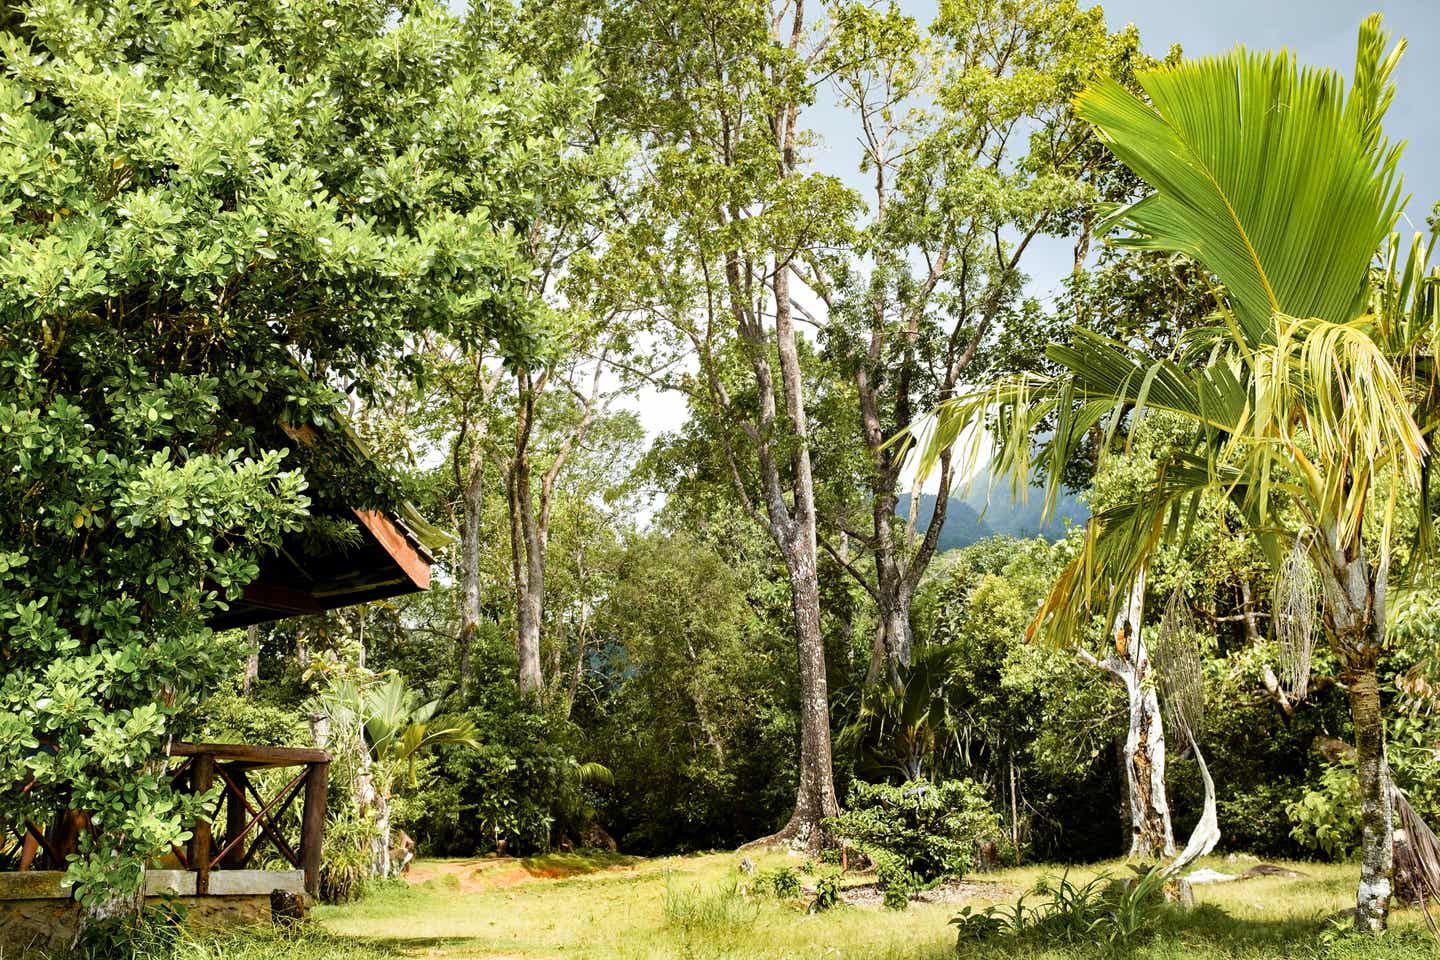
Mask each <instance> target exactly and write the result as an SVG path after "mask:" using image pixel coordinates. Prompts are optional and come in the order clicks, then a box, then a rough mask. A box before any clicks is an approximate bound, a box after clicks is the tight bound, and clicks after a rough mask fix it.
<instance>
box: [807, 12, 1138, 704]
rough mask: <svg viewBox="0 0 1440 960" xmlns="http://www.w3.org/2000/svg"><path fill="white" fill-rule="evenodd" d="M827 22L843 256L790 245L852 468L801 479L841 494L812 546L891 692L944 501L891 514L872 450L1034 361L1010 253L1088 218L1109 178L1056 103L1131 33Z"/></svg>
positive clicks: (1018, 20) (995, 20) (1133, 46)
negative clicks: (853, 585) (834, 381)
mask: <svg viewBox="0 0 1440 960" xmlns="http://www.w3.org/2000/svg"><path fill="white" fill-rule="evenodd" d="M833 17H834V21H835V27H834V34H833V37H832V41H831V44H830V46H829V47H828V49H827V50H826V51H825V54H824V57H823V58H822V63H823V67H824V69H825V70H826V71H827V72H829V73H832V74H833V78H832V83H833V85H834V87H835V90H836V94H837V96H838V98H839V100H840V102H841V104H842V105H843V106H844V107H845V108H846V112H847V115H848V116H849V117H850V118H851V119H852V122H853V124H854V126H855V136H856V137H857V138H858V140H859V143H860V146H861V148H862V155H861V164H860V171H859V172H860V173H861V175H862V176H863V177H864V179H865V181H866V182H867V183H866V186H867V191H866V194H867V195H866V200H867V208H866V209H864V210H863V211H857V213H856V217H855V219H856V229H855V235H854V240H853V242H852V244H851V245H850V247H849V248H848V249H847V250H844V251H837V252H832V251H825V250H822V251H816V252H813V253H810V254H807V255H806V256H805V258H804V269H803V271H802V273H803V276H804V279H805V281H806V284H807V286H808V287H810V288H811V289H813V290H814V291H815V292H816V294H817V296H818V297H819V298H820V300H821V303H822V304H823V306H824V308H825V309H824V311H823V323H824V326H823V327H822V331H823V332H822V334H821V342H822V343H823V344H824V346H825V348H826V354H827V356H828V357H829V358H830V359H831V360H832V361H833V362H834V363H835V365H836V366H837V368H838V374H839V375H840V376H841V377H843V378H844V379H846V380H848V381H850V382H851V390H850V395H849V401H850V403H851V404H852V405H854V407H855V408H856V409H855V410H854V412H853V413H852V414H851V419H853V421H854V424H855V426H854V430H855V432H856V433H857V434H858V435H859V440H860V451H859V452H860V454H861V455H862V456H861V458H862V459H863V467H862V469H861V471H860V476H859V477H858V478H855V479H852V478H851V477H850V476H848V475H843V474H842V475H837V472H827V473H823V474H820V476H821V477H822V479H823V480H824V481H825V486H827V487H838V488H840V489H839V491H838V492H831V493H830V496H828V497H826V498H824V499H823V500H822V505H821V506H822V509H821V513H822V520H823V523H822V527H821V530H820V534H821V545H822V546H823V547H824V548H825V549H826V550H827V551H828V552H830V553H832V554H833V555H835V556H836V557H837V559H838V560H839V561H840V562H841V565H842V569H844V570H846V571H847V572H849V573H850V574H851V575H852V576H854V577H855V578H856V581H857V582H858V583H859V584H860V585H861V586H862V587H863V588H864V589H865V590H866V592H867V593H869V594H870V596H871V598H872V600H873V601H874V603H875V606H876V608H877V610H878V614H879V627H878V631H879V632H878V636H877V638H876V644H875V653H874V662H873V664H872V669H871V675H872V678H878V677H879V676H880V675H882V674H884V675H885V676H886V677H887V679H888V681H889V682H890V683H891V684H892V685H893V686H896V687H897V689H898V687H899V685H900V683H901V680H900V674H901V672H902V671H903V668H904V667H906V666H908V665H909V664H910V661H911V654H912V648H913V626H912V623H911V606H912V604H913V601H914V597H915V594H916V591H917V589H918V588H919V584H920V581H921V579H922V578H923V576H924V575H925V572H926V570H927V569H928V568H929V566H930V563H931V561H932V560H933V558H934V556H935V554H936V551H937V549H938V546H939V542H940V533H941V530H942V529H943V528H944V526H945V521H946V516H947V511H948V507H949V501H948V499H947V498H944V497H941V498H939V499H937V500H936V502H935V508H934V510H933V511H931V514H930V516H929V518H928V519H926V520H924V521H923V522H921V523H919V524H907V523H905V522H903V521H902V520H899V519H898V518H897V506H899V505H900V503H901V496H902V494H903V492H904V488H903V481H902V473H903V467H904V463H903V456H902V455H901V452H900V451H899V450H897V449H896V448H895V447H894V446H892V445H890V444H888V443H887V440H888V439H889V438H890V437H891V436H892V435H894V433H895V432H896V431H897V430H899V429H900V428H902V427H903V426H904V425H905V424H906V423H908V422H909V421H910V420H911V419H912V417H913V416H914V415H915V413H916V411H919V410H923V409H926V408H928V407H931V406H933V405H934V404H935V403H937V402H939V401H941V400H944V399H947V398H949V397H952V396H954V395H955V392H956V390H957V388H958V387H959V385H960V384H962V383H964V382H966V381H970V382H974V381H975V380H977V379H980V378H981V377H983V376H985V375H986V373H985V372H986V371H993V370H996V369H1008V370H1014V369H1019V368H1021V367H1022V366H1024V365H1026V364H1028V363H1030V362H1032V361H1034V360H1040V359H1043V357H1041V356H1040V355H1039V352H1038V351H1036V350H1035V349H1034V347H1035V338H1034V325H1035V323H1036V322H1037V320H1038V319H1039V318H1038V317H1037V316H1036V315H1035V312H1034V311H1028V310H1025V309H1023V308H1022V290H1023V282H1022V281H1023V274H1022V270H1023V269H1024V266H1025V262H1026V255H1027V251H1030V252H1031V255H1032V256H1033V251H1034V250H1035V249H1036V246H1037V245H1036V244H1035V240H1036V239H1037V238H1039V237H1043V236H1044V235H1046V234H1056V233H1061V232H1064V231H1068V229H1069V228H1070V225H1071V221H1072V220H1074V219H1075V218H1076V217H1078V216H1080V215H1081V214H1080V213H1078V212H1077V211H1083V210H1085V209H1088V208H1090V207H1093V203H1092V202H1091V200H1092V199H1093V195H1094V194H1095V192H1096V189H1095V186H1094V184H1093V183H1092V182H1091V181H1093V180H1095V179H1097V174H1099V173H1103V172H1106V171H1109V170H1113V169H1115V168H1117V167H1119V164H1118V163H1117V162H1116V161H1115V160H1114V159H1113V157H1111V156H1110V155H1109V154H1108V153H1106V152H1105V151H1104V150H1102V149H1099V147H1098V145H1097V144H1096V142H1095V139H1094V137H1093V135H1092V134H1091V132H1090V129H1089V126H1088V125H1087V124H1085V123H1083V122H1081V121H1080V120H1079V119H1077V118H1076V116H1075V114H1074V112H1073V111H1072V110H1070V109H1069V102H1070V99H1071V97H1073V96H1074V95H1075V93H1076V92H1078V91H1079V89H1080V88H1081V87H1082V86H1083V85H1084V83H1085V81H1086V79H1087V78H1088V77H1089V76H1090V75H1091V74H1092V73H1093V72H1094V70H1096V69H1101V70H1105V71H1107V72H1117V73H1119V74H1120V75H1124V76H1126V77H1127V78H1128V75H1129V74H1130V73H1132V72H1133V69H1134V66H1135V64H1136V63H1137V62H1142V63H1143V62H1145V58H1143V56H1142V55H1140V54H1139V52H1138V47H1139V37H1138V34H1137V33H1136V32H1135V31H1134V30H1133V28H1132V29H1130V30H1128V31H1126V32H1125V33H1122V34H1118V35H1111V34H1110V33H1109V32H1108V31H1107V29H1106V27H1105V21H1104V17H1103V15H1102V12H1101V11H1100V9H1099V8H1098V7H1093V8H1091V9H1088V10H1085V9H1081V5H1080V4H1078V3H1075V2H1074V0H1063V2H1053V0H1023V2H1018V3H1009V4H944V5H942V6H941V9H940V12H939V15H938V16H937V17H936V19H935V20H934V22H933V23H932V24H931V25H930V27H929V29H928V31H925V32H922V31H921V29H920V27H919V25H918V24H917V22H916V21H915V20H914V19H913V18H911V17H908V16H905V15H903V14H902V13H901V12H900V9H899V7H898V6H896V5H895V4H890V5H889V6H885V5H876V4H872V3H865V2H856V3H847V4H843V5H841V6H839V7H838V8H837V9H836V10H835V11H834V13H833ZM1003 38H1009V39H1008V40H1007V39H1003ZM932 99H933V104H931V103H926V102H925V101H927V100H932ZM1127 179H1129V180H1132V181H1133V177H1127ZM1065 319H1066V318H1062V322H1064V320H1065ZM1019 331H1024V332H1023V333H1020V332H1019ZM1042 342H1043V341H1042ZM844 439H845V440H846V441H848V442H847V443H846V444H845V446H846V447H850V448H853V447H854V440H853V439H852V438H850V437H846V438H844ZM832 456H833V454H832ZM950 479H951V464H950V462H949V458H948V457H945V456H942V457H941V458H940V483H941V485H942V486H947V485H948V482H949V480H950ZM827 528H828V529H827ZM842 545H848V547H849V548H850V549H849V551H847V550H843V549H842ZM852 551H853V555H850V556H847V555H846V554H847V553H850V552H852ZM865 561H869V562H865Z"/></svg>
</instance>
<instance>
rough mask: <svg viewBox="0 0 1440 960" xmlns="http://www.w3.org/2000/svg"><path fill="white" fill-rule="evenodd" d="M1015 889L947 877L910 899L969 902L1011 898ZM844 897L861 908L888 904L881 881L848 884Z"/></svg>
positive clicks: (923, 901)
mask: <svg viewBox="0 0 1440 960" xmlns="http://www.w3.org/2000/svg"><path fill="white" fill-rule="evenodd" d="M1014 896H1015V891H1014V890H1013V889H1012V888H1010V887H1007V886H1005V885H1004V884H1000V883H990V882H986V881H980V880H946V881H945V882H944V883H942V884H940V885H939V886H935V887H931V888H930V889H929V890H922V891H921V892H919V893H917V894H915V895H914V896H913V897H911V898H910V901H911V902H912V903H968V902H969V901H971V900H976V899H981V900H989V901H996V900H1007V899H1010V898H1012V897H1014ZM840 899H841V900H843V901H845V902H846V903H848V904H851V905H853V906H857V907H879V906H882V905H884V902H885V895H884V893H883V892H881V890H880V885H879V884H878V883H865V884H860V885H858V886H854V887H845V888H844V889H842V890H841V891H840Z"/></svg>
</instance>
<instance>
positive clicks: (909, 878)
mask: <svg viewBox="0 0 1440 960" xmlns="http://www.w3.org/2000/svg"><path fill="white" fill-rule="evenodd" d="M875 880H876V882H877V883H879V884H880V892H881V894H882V895H883V897H884V903H885V909H887V910H904V909H906V908H908V907H909V906H910V895H911V894H913V893H915V892H916V891H917V890H919V889H921V888H922V887H923V886H924V883H923V882H922V881H921V880H920V878H919V877H918V876H916V875H915V874H914V873H912V872H911V871H909V870H907V869H905V865H904V864H902V863H901V862H900V861H899V860H897V859H895V858H894V857H891V856H886V857H884V858H883V859H882V860H881V861H880V864H879V866H877V867H876V868H875Z"/></svg>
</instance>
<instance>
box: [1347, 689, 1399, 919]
mask: <svg viewBox="0 0 1440 960" xmlns="http://www.w3.org/2000/svg"><path fill="white" fill-rule="evenodd" d="M1346 681H1347V686H1348V687H1349V691H1350V715H1351V719H1352V720H1353V721H1354V724H1355V771H1356V775H1357V777H1358V779H1359V783H1360V888H1359V890H1358V891H1357V893H1356V900H1355V926H1356V927H1357V928H1358V929H1360V930H1363V931H1366V932H1369V933H1379V932H1381V931H1383V930H1384V929H1385V923H1386V918H1387V917H1388V916H1389V913H1390V892H1391V879H1390V877H1391V872H1392V870H1393V868H1394V849H1395V848H1394V843H1393V841H1392V834H1393V831H1392V823H1391V820H1392V811H1391V808H1390V773H1389V768H1388V765H1387V764H1386V761H1385V726H1384V722H1383V720H1382V718H1381V715H1380V683H1379V680H1378V679H1377V677H1376V675H1375V666H1374V664H1373V663H1371V664H1368V665H1365V666H1361V667H1358V668H1351V669H1349V670H1347V671H1346Z"/></svg>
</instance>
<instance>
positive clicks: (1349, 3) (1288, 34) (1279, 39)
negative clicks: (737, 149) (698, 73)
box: [626, 0, 1440, 436]
mask: <svg viewBox="0 0 1440 960" xmlns="http://www.w3.org/2000/svg"><path fill="white" fill-rule="evenodd" d="M936 5H937V4H936V2H935V0H902V7H903V8H904V10H905V11H906V12H907V13H908V14H910V15H911V16H914V17H915V18H916V19H918V20H919V21H920V23H921V24H922V25H923V24H926V23H929V21H930V20H931V19H933V17H934V15H935V9H936ZM1100 6H1102V7H1103V8H1104V10H1105V17H1106V20H1107V22H1108V23H1109V25H1110V27H1111V28H1112V29H1116V30H1118V29H1120V28H1121V27H1124V26H1125V25H1126V24H1127V23H1134V24H1135V25H1136V26H1137V27H1138V28H1139V29H1140V37H1141V44H1142V46H1143V47H1144V49H1145V50H1146V51H1147V52H1148V53H1150V54H1152V55H1154V56H1157V57H1158V56H1164V55H1165V53H1166V52H1167V51H1168V50H1169V48H1170V45H1171V44H1174V43H1179V44H1180V45H1181V47H1182V48H1183V50H1184V52H1185V54H1186V55H1187V56H1204V55H1207V54H1212V53H1223V52H1225V51H1227V50H1230V49H1232V48H1233V47H1235V46H1236V45H1237V44H1244V45H1246V46H1248V47H1251V48H1255V49H1279V48H1282V47H1288V48H1290V49H1291V50H1293V51H1294V52H1295V54H1296V55H1297V57H1298V59H1299V61H1300V62H1301V63H1302V64H1314V65H1318V66H1328V67H1334V68H1336V69H1339V70H1340V71H1341V72H1342V73H1344V74H1345V75H1346V76H1347V77H1348V76H1349V74H1350V73H1351V72H1352V69H1353V67H1354V62H1355V35H1356V31H1357V30H1358V28H1359V26H1360V22H1361V20H1363V19H1364V18H1365V17H1366V16H1368V15H1369V14H1370V13H1372V12H1375V11H1377V10H1378V11H1379V12H1381V13H1383V14H1384V15H1385V22H1386V27H1387V28H1388V29H1389V30H1390V31H1391V34H1392V37H1395V38H1398V37H1402V36H1403V37H1405V38H1406V39H1407V40H1408V42H1409V48H1408V52H1407V53H1406V55H1405V57H1404V59H1403V60H1402V61H1401V63H1400V67H1399V68H1398V70H1397V71H1396V88H1397V89H1396V95H1395V101H1394V104H1393V105H1392V106H1391V108H1390V112H1389V114H1388V115H1387V118H1386V125H1385V130H1386V134H1387V136H1389V137H1390V139H1391V140H1405V141H1407V143H1408V145H1407V146H1406V148H1405V152H1404V154H1403V155H1402V158H1401V163H1400V170H1401V173H1402V174H1403V175H1404V178H1405V188H1406V190H1407V191H1408V192H1410V193H1411V194H1413V197H1412V199H1411V201H1410V204H1409V206H1408V207H1407V213H1408V215H1409V218H1410V221H1411V223H1410V224H1409V225H1407V224H1406V223H1405V221H1403V220H1402V222H1401V230H1402V231H1408V230H1409V229H1411V228H1417V229H1423V228H1424V225H1425V217H1426V215H1427V214H1428V212H1429V210H1430V207H1431V205H1432V204H1433V203H1434V202H1435V201H1436V200H1440V162H1437V161H1440V122H1437V120H1436V117H1437V116H1440V111H1437V109H1436V104H1435V103H1434V99H1435V96H1436V94H1435V90H1436V89H1437V87H1440V82H1437V81H1440V0H1109V2H1106V3H1103V4H1100ZM804 119H805V121H806V122H807V124H808V125H809V126H810V127H811V129H812V130H813V131H814V132H815V133H816V134H818V135H819V137H820V140H821V142H820V144H819V145H818V147H817V149H816V150H815V153H814V156H813V160H814V163H815V165H816V167H818V168H819V169H820V170H822V171H823V172H826V173H831V174H834V175H837V176H840V177H842V178H843V179H845V180H846V181H847V182H849V183H851V184H852V185H853V186H856V187H863V186H864V184H863V183H862V182H861V181H860V177H859V174H858V171H857V166H858V162H859V148H858V145H857V144H856V142H855V138H854V133H853V132H852V130H853V118H851V117H849V116H847V115H846V114H845V113H844V112H843V111H841V110H840V109H838V108H837V107H836V106H835V105H834V104H833V103H829V102H825V101H824V100H822V101H821V102H820V103H817V104H816V105H815V106H814V107H812V108H811V109H810V111H809V112H808V113H807V114H806V116H805V118H804ZM1072 262H1073V261H1072V250H1071V244H1070V242H1069V241H1068V240H1063V239H1056V240H1049V241H1047V242H1043V243H1039V244H1037V245H1034V246H1032V249H1031V250H1030V251H1029V252H1028V253H1027V262H1026V267H1025V269H1026V271H1027V272H1028V273H1029V274H1030V277H1031V279H1030V284H1029V287H1030V291H1031V292H1032V293H1034V294H1036V295H1038V296H1041V297H1045V296H1046V295H1047V294H1049V293H1051V292H1052V291H1053V290H1054V289H1055V287H1056V285H1057V284H1058V282H1059V280H1060V279H1061V278H1063V277H1064V276H1065V274H1066V272H1067V271H1068V270H1069V269H1070V267H1071V265H1072ZM626 405H627V406H630V407H632V408H634V409H637V410H639V412H640V416H641V420H642V422H643V423H644V424H645V428H646V431H647V433H649V434H651V435H652V436H653V435H655V434H657V433H660V432H663V431H669V430H675V429H677V428H678V427H679V426H680V425H681V424H683V422H684V419H685V405H684V403H683V401H682V400H681V399H680V398H679V397H678V396H675V395H662V394H657V393H655V392H653V391H642V392H640V393H638V394H636V395H634V396H632V397H631V398H629V400H628V402H627V403H626Z"/></svg>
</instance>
